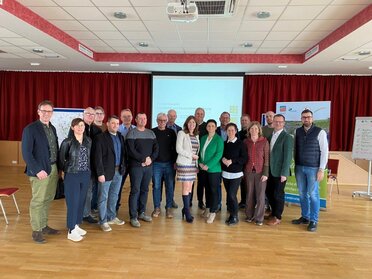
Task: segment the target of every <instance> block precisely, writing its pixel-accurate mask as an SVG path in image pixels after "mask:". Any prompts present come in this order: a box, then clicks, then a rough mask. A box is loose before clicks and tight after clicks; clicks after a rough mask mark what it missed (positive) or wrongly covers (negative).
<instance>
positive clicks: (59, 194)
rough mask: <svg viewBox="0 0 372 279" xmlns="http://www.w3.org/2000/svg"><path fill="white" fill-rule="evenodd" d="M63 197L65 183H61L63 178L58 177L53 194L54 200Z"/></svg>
mask: <svg viewBox="0 0 372 279" xmlns="http://www.w3.org/2000/svg"><path fill="white" fill-rule="evenodd" d="M64 198H65V184H64V183H63V179H62V178H59V179H58V183H57V190H56V195H55V196H54V199H55V200H58V199H64Z"/></svg>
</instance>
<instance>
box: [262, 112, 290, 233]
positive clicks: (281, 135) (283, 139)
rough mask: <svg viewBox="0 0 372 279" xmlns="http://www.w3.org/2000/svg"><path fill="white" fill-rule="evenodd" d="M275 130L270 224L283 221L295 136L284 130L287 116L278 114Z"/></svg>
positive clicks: (272, 140) (270, 192) (271, 171)
mask: <svg viewBox="0 0 372 279" xmlns="http://www.w3.org/2000/svg"><path fill="white" fill-rule="evenodd" d="M273 126H274V131H273V135H272V137H271V141H270V172H269V179H268V182H267V189H266V195H267V198H268V199H269V204H270V206H271V216H270V217H269V221H268V223H267V224H268V225H269V226H276V225H279V224H280V223H281V220H282V214H283V210H284V188H285V184H286V182H287V177H288V176H289V169H290V165H291V161H292V152H293V138H292V136H291V135H290V134H288V133H287V132H286V131H285V130H284V126H285V117H284V115H282V114H276V115H275V116H274V121H273Z"/></svg>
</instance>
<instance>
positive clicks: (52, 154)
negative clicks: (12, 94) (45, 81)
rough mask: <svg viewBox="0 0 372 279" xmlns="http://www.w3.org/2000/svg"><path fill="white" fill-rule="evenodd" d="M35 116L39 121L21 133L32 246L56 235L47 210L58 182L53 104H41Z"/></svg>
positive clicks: (56, 140)
mask: <svg viewBox="0 0 372 279" xmlns="http://www.w3.org/2000/svg"><path fill="white" fill-rule="evenodd" d="M37 113H38V115H39V120H37V121H35V122H33V123H31V124H29V125H28V126H27V127H26V128H24V130H23V134H22V155H23V159H24V160H25V162H26V171H25V172H26V174H27V176H28V177H29V179H30V182H31V188H32V198H31V202H30V217H31V220H30V221H31V227H32V239H33V240H34V241H35V242H36V243H45V242H46V241H45V239H44V236H43V235H44V234H49V235H50V234H59V231H57V230H55V229H52V228H50V227H49V226H48V213H49V206H50V203H51V202H52V200H53V198H54V195H55V193H56V188H57V181H58V169H57V164H56V163H57V159H58V158H57V155H58V139H57V132H56V129H55V127H54V126H53V125H52V124H51V123H50V119H51V117H52V115H53V104H52V103H51V102H50V101H43V102H41V103H40V104H39V106H38V109H37Z"/></svg>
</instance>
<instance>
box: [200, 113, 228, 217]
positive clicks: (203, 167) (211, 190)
mask: <svg viewBox="0 0 372 279" xmlns="http://www.w3.org/2000/svg"><path fill="white" fill-rule="evenodd" d="M216 129H217V122H216V121H215V120H213V119H209V120H208V121H207V131H208V134H207V135H205V136H203V137H202V138H201V140H200V154H199V155H200V156H199V168H200V176H199V179H200V182H201V183H202V184H203V185H204V186H205V196H206V210H205V211H204V213H203V215H202V216H203V217H205V218H207V223H208V224H211V223H213V221H214V218H216V212H217V209H218V192H217V187H219V185H220V183H221V158H222V154H223V140H222V138H221V137H220V136H219V135H218V134H216Z"/></svg>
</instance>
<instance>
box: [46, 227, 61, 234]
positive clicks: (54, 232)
mask: <svg viewBox="0 0 372 279" xmlns="http://www.w3.org/2000/svg"><path fill="white" fill-rule="evenodd" d="M41 231H42V233H43V234H48V235H56V234H61V233H60V231H59V230H55V229H52V228H51V227H49V226H46V227H45V228H43V229H42V230H41Z"/></svg>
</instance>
